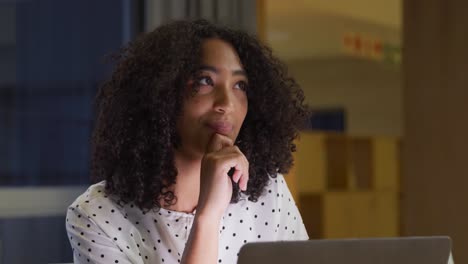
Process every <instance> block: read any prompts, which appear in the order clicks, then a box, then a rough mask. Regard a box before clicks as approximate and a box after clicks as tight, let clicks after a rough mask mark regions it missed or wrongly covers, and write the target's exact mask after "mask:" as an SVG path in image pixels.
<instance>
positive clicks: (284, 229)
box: [276, 174, 309, 240]
mask: <svg viewBox="0 0 468 264" xmlns="http://www.w3.org/2000/svg"><path fill="white" fill-rule="evenodd" d="M276 180H277V186H278V193H277V195H278V200H279V202H278V208H279V209H278V210H279V213H280V223H279V225H280V226H279V240H309V235H308V234H307V230H306V228H305V226H304V223H303V221H302V217H301V214H300V213H299V210H298V208H297V206H296V203H295V201H294V199H293V197H292V195H291V192H290V191H289V188H288V185H287V183H286V181H285V180H284V177H283V175H281V174H278V176H277V178H276Z"/></svg>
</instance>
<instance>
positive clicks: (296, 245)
mask: <svg viewBox="0 0 468 264" xmlns="http://www.w3.org/2000/svg"><path fill="white" fill-rule="evenodd" d="M451 247H452V242H451V239H450V238H449V237H446V236H433V237H398V238H366V239H323V240H308V241H278V242H258V243H248V244H245V245H243V246H242V248H241V249H240V251H239V258H238V261H237V263H238V264H263V263H268V264H284V263H287V264H293V263H297V264H305V263H307V264H309V263H310V264H315V263H320V264H343V263H347V264H355V263H356V264H396V263H398V264H415V263H418V264H419V263H424V264H447V262H448V260H449V255H450V252H451Z"/></svg>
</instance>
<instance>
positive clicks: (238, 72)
mask: <svg viewBox="0 0 468 264" xmlns="http://www.w3.org/2000/svg"><path fill="white" fill-rule="evenodd" d="M198 70H199V71H211V72H214V73H219V70H218V69H217V68H216V67H213V66H210V65H201V66H200V67H199V68H198ZM232 75H241V76H244V77H247V73H246V72H245V71H244V70H243V69H239V70H233V71H232Z"/></svg>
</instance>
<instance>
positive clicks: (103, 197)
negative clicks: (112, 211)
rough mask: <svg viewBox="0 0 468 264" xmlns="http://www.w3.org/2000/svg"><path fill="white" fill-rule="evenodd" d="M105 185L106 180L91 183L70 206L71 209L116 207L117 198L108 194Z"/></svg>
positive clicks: (87, 210)
mask: <svg viewBox="0 0 468 264" xmlns="http://www.w3.org/2000/svg"><path fill="white" fill-rule="evenodd" d="M105 187H106V182H105V181H101V182H98V183H95V184H93V185H90V186H89V187H88V189H86V191H85V192H83V193H82V194H81V195H80V196H78V197H77V198H76V199H75V201H74V202H73V203H72V204H71V205H70V206H69V209H70V210H79V211H81V212H89V211H90V209H92V208H93V209H94V208H102V207H106V208H109V207H116V206H117V202H116V200H115V199H114V198H113V197H111V196H109V195H108V194H106V192H105Z"/></svg>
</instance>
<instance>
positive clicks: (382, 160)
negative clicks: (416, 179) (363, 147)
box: [373, 138, 400, 191]
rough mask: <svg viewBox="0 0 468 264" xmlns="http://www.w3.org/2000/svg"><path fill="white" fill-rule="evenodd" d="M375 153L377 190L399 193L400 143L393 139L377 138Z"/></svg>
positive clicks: (374, 146) (374, 145)
mask: <svg viewBox="0 0 468 264" xmlns="http://www.w3.org/2000/svg"><path fill="white" fill-rule="evenodd" d="M373 152H374V167H373V169H374V175H375V189H377V190H394V191H399V190H400V166H399V164H400V161H399V141H398V140H397V139H392V138H376V139H374V144H373Z"/></svg>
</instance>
